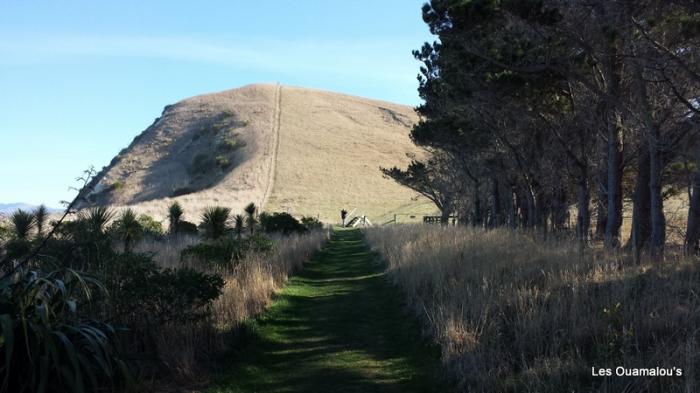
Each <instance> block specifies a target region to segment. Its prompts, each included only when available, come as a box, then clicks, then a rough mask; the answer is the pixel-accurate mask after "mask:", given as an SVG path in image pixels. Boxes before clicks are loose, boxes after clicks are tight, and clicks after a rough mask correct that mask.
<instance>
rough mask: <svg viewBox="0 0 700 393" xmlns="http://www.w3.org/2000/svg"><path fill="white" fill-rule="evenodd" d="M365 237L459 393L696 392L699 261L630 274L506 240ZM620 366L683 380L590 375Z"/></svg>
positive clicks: (671, 262)
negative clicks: (663, 371) (436, 347)
mask: <svg viewBox="0 0 700 393" xmlns="http://www.w3.org/2000/svg"><path fill="white" fill-rule="evenodd" d="M365 234H366V239H367V241H368V242H369V243H370V244H371V246H372V247H373V249H375V250H376V251H378V252H379V253H380V254H381V255H382V257H383V258H384V260H385V261H386V264H387V269H388V275H389V277H390V278H391V279H392V280H393V281H394V282H395V283H396V284H397V285H398V286H399V287H401V288H402V289H403V291H404V294H405V296H406V297H407V300H408V303H409V305H410V307H411V309H412V310H413V311H414V312H415V314H416V315H417V316H418V317H419V318H420V319H421V320H422V321H423V322H424V326H425V329H426V332H427V334H429V335H430V336H431V337H433V338H434V339H435V340H436V341H437V342H438V343H439V344H440V346H441V348H442V358H443V362H444V363H445V365H446V366H447V367H448V369H449V370H450V372H451V373H452V375H453V376H454V378H455V379H456V380H458V382H459V384H460V386H461V389H462V390H463V391H489V392H515V391H517V392H525V391H527V392H565V391H569V392H571V391H577V392H578V391H590V392H623V391H625V392H643V391H656V392H694V391H697V388H698V385H697V384H698V375H700V373H699V372H700V365H699V363H698V360H697V349H698V337H697V333H698V326H699V324H700V319H699V318H698V316H699V315H700V312H698V311H699V310H700V298H698V296H697V294H698V293H700V272H699V270H698V267H697V263H696V262H695V261H694V260H691V259H685V258H682V257H678V258H674V257H669V258H667V261H666V262H664V263H663V264H653V263H651V262H643V263H641V264H639V265H635V264H633V263H632V260H631V258H629V257H627V256H625V255H624V254H618V255H608V254H605V253H603V252H601V251H599V250H596V249H593V250H589V251H588V252H587V253H586V254H585V255H583V256H581V255H579V254H578V253H577V252H576V250H575V247H574V246H573V245H570V244H568V243H547V244H542V243H539V242H537V241H534V240H532V239H531V238H530V237H529V236H526V235H525V234H520V233H511V232H508V231H506V230H494V231H483V230H474V229H469V228H458V227H445V228H442V227H437V226H411V225H404V226H393V227H385V228H370V229H367V230H366V231H365ZM617 366H623V367H642V368H654V367H661V368H667V369H671V370H672V369H673V368H674V367H676V368H680V369H682V370H683V371H682V372H683V376H682V377H665V378H658V377H657V378H639V377H623V378H596V377H592V376H591V368H592V367H601V368H605V367H612V368H615V367H617Z"/></svg>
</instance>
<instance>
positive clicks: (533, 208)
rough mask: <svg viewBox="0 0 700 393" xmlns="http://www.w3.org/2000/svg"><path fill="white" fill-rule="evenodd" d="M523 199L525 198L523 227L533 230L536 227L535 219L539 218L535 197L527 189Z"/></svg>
mask: <svg viewBox="0 0 700 393" xmlns="http://www.w3.org/2000/svg"><path fill="white" fill-rule="evenodd" d="M525 198H527V205H526V206H527V221H526V225H525V226H526V227H527V228H529V229H533V228H535V227H536V226H537V219H538V218H539V214H538V212H537V200H536V196H535V195H534V193H533V192H532V190H530V189H528V190H526V192H525Z"/></svg>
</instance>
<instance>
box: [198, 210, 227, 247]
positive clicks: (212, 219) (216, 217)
mask: <svg viewBox="0 0 700 393" xmlns="http://www.w3.org/2000/svg"><path fill="white" fill-rule="evenodd" d="M230 214H231V209H229V208H227V207H221V206H216V207H208V208H207V209H205V210H204V213H203V214H202V222H201V223H200V224H199V228H200V229H201V231H202V235H203V236H204V238H206V239H210V240H216V239H219V238H221V237H223V236H224V235H226V233H227V232H228V231H229V229H230V228H229V222H228V220H229V215H230Z"/></svg>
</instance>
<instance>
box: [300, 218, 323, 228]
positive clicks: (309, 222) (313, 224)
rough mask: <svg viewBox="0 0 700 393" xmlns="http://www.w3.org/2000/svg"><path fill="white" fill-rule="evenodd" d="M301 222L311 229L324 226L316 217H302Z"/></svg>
mask: <svg viewBox="0 0 700 393" xmlns="http://www.w3.org/2000/svg"><path fill="white" fill-rule="evenodd" d="M301 224H302V225H303V226H304V227H305V228H306V229H307V230H309V231H314V230H317V229H321V228H323V223H322V222H321V221H319V220H318V219H317V218H316V217H302V218H301Z"/></svg>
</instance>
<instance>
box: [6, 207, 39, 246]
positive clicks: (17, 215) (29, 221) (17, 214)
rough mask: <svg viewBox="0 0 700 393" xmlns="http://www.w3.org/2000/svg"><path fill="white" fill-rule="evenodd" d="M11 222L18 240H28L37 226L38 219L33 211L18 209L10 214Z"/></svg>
mask: <svg viewBox="0 0 700 393" xmlns="http://www.w3.org/2000/svg"><path fill="white" fill-rule="evenodd" d="M10 224H11V225H12V230H13V234H14V237H15V238H16V239H18V240H26V239H28V238H29V233H30V232H31V230H32V229H34V227H35V226H36V221H35V219H34V215H33V214H32V213H30V212H28V211H24V210H22V209H17V210H15V211H14V212H13V213H12V214H11V215H10Z"/></svg>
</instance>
